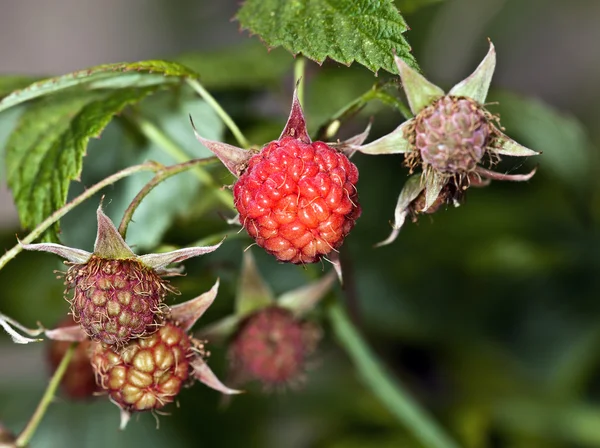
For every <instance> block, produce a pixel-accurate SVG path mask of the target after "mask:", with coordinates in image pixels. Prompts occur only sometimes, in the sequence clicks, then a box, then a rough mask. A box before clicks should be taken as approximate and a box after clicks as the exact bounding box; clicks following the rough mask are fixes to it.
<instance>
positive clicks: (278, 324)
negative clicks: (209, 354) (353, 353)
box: [229, 306, 319, 387]
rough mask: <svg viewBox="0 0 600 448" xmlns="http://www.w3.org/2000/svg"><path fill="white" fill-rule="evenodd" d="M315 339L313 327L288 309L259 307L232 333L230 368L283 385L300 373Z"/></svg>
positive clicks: (244, 375)
mask: <svg viewBox="0 0 600 448" xmlns="http://www.w3.org/2000/svg"><path fill="white" fill-rule="evenodd" d="M318 339H319V333H318V331H317V330H316V328H315V327H314V326H312V325H310V324H307V323H305V322H303V321H300V320H298V319H296V318H295V317H294V315H293V314H292V313H291V312H290V311H289V310H287V309H284V308H281V307H277V306H272V307H269V308H263V309H261V310H260V311H257V312H256V313H254V314H252V315H250V316H249V317H247V318H246V320H245V321H244V322H242V324H241V326H240V328H239V329H238V331H237V333H236V334H235V335H234V337H233V340H232V342H231V345H230V348H229V356H230V360H231V364H232V369H233V372H234V374H236V376H238V377H240V378H241V379H242V380H258V381H260V382H262V383H263V384H264V385H265V386H267V387H273V386H280V385H286V384H288V383H290V382H292V381H294V380H297V379H299V378H300V377H301V375H302V373H304V371H305V367H306V358H307V356H308V355H309V354H310V353H312V352H313V350H314V348H315V345H316V343H317V341H318Z"/></svg>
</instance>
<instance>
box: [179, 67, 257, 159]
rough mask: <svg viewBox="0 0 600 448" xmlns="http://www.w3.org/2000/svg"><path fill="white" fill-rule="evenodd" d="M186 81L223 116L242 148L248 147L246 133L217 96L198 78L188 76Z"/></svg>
mask: <svg viewBox="0 0 600 448" xmlns="http://www.w3.org/2000/svg"><path fill="white" fill-rule="evenodd" d="M186 82H187V83H188V85H189V86H190V87H191V88H192V89H194V90H195V91H196V92H197V93H198V95H200V96H201V97H202V99H203V100H204V101H206V103H207V104H208V105H209V106H210V107H212V108H213V110H214V111H215V112H216V113H217V115H218V116H219V117H221V120H223V123H225V125H226V126H227V127H228V128H229V130H230V131H231V133H232V134H233V136H234V137H235V139H236V140H237V142H238V144H239V145H240V146H241V147H242V148H248V147H249V146H250V143H248V140H246V137H244V134H242V131H240V128H238V126H237V124H235V121H233V119H232V118H231V117H230V116H229V114H228V113H227V112H225V110H224V109H223V108H222V107H221V105H220V104H219V103H218V102H217V100H215V98H214V97H213V96H212V95H211V94H210V93H208V91H207V90H206V89H205V88H204V87H203V86H202V84H200V83H199V82H198V81H197V80H196V79H192V78H186Z"/></svg>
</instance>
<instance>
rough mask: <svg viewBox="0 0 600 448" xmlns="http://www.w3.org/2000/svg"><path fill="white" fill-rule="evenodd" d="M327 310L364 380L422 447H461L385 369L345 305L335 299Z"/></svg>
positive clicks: (342, 342)
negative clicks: (355, 325)
mask: <svg viewBox="0 0 600 448" xmlns="http://www.w3.org/2000/svg"><path fill="white" fill-rule="evenodd" d="M328 312H329V319H330V321H331V324H332V326H333V329H334V332H335V334H336V337H337V339H338V341H339V342H340V344H341V345H342V347H343V348H344V349H345V350H346V351H347V352H348V355H349V356H350V358H351V359H352V361H353V362H354V364H355V366H356V369H357V370H358V372H359V373H360V375H361V377H362V380H363V381H364V383H365V384H366V385H367V387H369V388H370V389H371V391H372V392H373V393H374V394H375V395H376V396H377V397H378V398H379V400H380V401H381V402H382V404H383V405H385V406H386V407H387V408H388V410H389V411H390V412H391V413H392V414H394V415H395V416H396V418H397V419H398V420H399V421H401V422H402V423H403V424H404V425H405V426H406V429H408V430H409V431H411V432H412V433H413V435H414V436H415V437H416V438H417V439H418V440H419V441H420V442H421V443H422V444H423V446H426V447H429V448H458V445H457V444H456V442H454V441H453V440H452V439H451V438H450V436H449V435H447V434H446V433H445V432H444V430H443V429H442V428H441V427H440V426H439V425H438V424H437V423H436V422H435V420H433V418H432V417H431V416H430V415H429V414H428V413H427V412H426V411H425V410H424V409H423V408H421V406H420V405H419V404H418V403H417V402H416V401H415V399H414V398H412V397H411V395H410V393H409V392H408V391H407V390H406V389H405V388H404V386H403V385H402V384H401V383H399V382H398V381H395V380H394V379H392V377H391V376H390V374H389V373H388V372H386V370H385V368H384V366H383V365H382V364H381V362H380V361H379V360H378V359H377V358H376V357H375V354H374V353H373V352H372V351H371V349H370V348H369V346H368V345H367V344H366V342H365V341H364V340H363V339H362V337H361V336H360V334H359V333H358V331H357V330H356V328H355V327H354V325H353V324H352V322H350V319H349V318H348V316H347V314H346V312H345V311H344V309H343V308H342V306H341V305H340V304H339V303H338V302H332V303H331V304H330V305H329V308H328Z"/></svg>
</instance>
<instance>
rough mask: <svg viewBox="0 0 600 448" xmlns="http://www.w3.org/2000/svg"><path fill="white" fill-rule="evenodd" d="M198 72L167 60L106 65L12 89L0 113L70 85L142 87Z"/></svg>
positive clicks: (0, 105)
mask: <svg viewBox="0 0 600 448" xmlns="http://www.w3.org/2000/svg"><path fill="white" fill-rule="evenodd" d="M185 76H189V77H196V76H197V74H196V73H194V72H193V71H192V70H190V69H188V68H187V67H184V66H183V65H181V64H177V63H174V62H167V61H158V60H157V61H141V62H132V63H129V62H123V63H118V64H105V65H99V66H97V67H92V68H89V69H86V70H80V71H77V72H73V73H69V74H66V75H63V76H57V77H54V78H48V79H44V80H41V81H37V82H34V83H33V84H30V85H28V86H27V87H24V88H22V89H20V90H16V91H14V92H12V93H11V94H10V95H8V96H6V97H5V98H4V99H2V101H0V112H1V111H3V110H6V109H8V108H10V107H14V106H16V105H18V104H21V103H24V102H26V101H29V100H32V99H35V98H39V97H41V96H44V95H49V94H53V93H58V92H60V91H62V90H65V89H69V88H71V87H77V86H84V85H85V86H86V87H87V88H88V89H99V88H107V89H109V88H113V89H117V88H125V87H143V86H151V85H161V84H171V85H172V84H176V83H178V82H179V78H181V77H185Z"/></svg>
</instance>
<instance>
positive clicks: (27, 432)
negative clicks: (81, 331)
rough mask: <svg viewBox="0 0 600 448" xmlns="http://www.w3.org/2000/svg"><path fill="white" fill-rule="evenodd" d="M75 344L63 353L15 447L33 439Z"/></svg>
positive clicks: (71, 355)
mask: <svg viewBox="0 0 600 448" xmlns="http://www.w3.org/2000/svg"><path fill="white" fill-rule="evenodd" d="M77 344H78V343H77V342H74V343H72V344H71V345H70V346H69V348H68V349H67V351H66V352H65V354H64V356H63V358H62V360H61V361H60V364H59V365H58V368H57V369H56V371H55V372H54V375H52V378H51V379H50V382H49V383H48V387H47V388H46V391H45V392H44V395H43V396H42V399H41V400H40V402H39V404H38V406H37V408H36V410H35V412H34V413H33V415H32V416H31V419H30V420H29V422H27V425H26V426H25V429H23V431H22V432H21V434H19V437H17V440H16V442H15V445H16V446H17V447H24V446H27V444H28V443H29V441H30V440H31V438H32V437H33V435H34V433H35V431H36V429H37V427H38V426H39V424H40V422H41V421H42V418H44V415H45V414H46V410H47V409H48V406H49V405H50V403H51V402H52V399H53V398H54V395H55V394H56V389H57V388H58V385H59V384H60V380H61V379H62V377H63V376H64V374H65V372H66V371H67V366H68V365H69V362H71V358H72V357H73V353H74V352H75V348H76V347H77Z"/></svg>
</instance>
